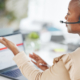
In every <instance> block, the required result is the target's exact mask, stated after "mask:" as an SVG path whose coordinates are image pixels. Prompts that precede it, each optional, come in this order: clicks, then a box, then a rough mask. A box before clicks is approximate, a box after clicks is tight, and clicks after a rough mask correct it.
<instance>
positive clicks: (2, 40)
mask: <svg viewBox="0 0 80 80" xmlns="http://www.w3.org/2000/svg"><path fill="white" fill-rule="evenodd" d="M0 43H2V44H3V45H5V46H6V47H7V48H9V49H10V50H11V51H12V52H13V53H14V55H16V54H18V53H19V50H18V47H17V46H16V45H15V44H14V43H13V42H11V41H9V40H7V39H6V38H4V37H1V38H0Z"/></svg>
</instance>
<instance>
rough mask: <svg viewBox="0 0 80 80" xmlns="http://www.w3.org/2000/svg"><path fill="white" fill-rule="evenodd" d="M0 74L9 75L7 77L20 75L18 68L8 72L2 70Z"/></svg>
mask: <svg viewBox="0 0 80 80" xmlns="http://www.w3.org/2000/svg"><path fill="white" fill-rule="evenodd" d="M2 74H3V75H6V76H9V77H15V78H16V77H19V76H21V75H22V74H21V72H20V70H19V69H16V70H13V71H8V72H3V73H2Z"/></svg>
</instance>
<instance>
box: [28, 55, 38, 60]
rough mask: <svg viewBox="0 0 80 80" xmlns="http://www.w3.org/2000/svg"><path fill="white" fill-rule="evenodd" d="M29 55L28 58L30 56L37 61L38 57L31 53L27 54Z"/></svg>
mask: <svg viewBox="0 0 80 80" xmlns="http://www.w3.org/2000/svg"><path fill="white" fill-rule="evenodd" d="M29 57H30V58H32V59H34V60H35V61H37V60H38V57H36V56H35V55H33V54H29Z"/></svg>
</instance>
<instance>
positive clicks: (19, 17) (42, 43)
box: [0, 0, 80, 64]
mask: <svg viewBox="0 0 80 80" xmlns="http://www.w3.org/2000/svg"><path fill="white" fill-rule="evenodd" d="M69 1H70V0H0V36H3V35H7V34H14V33H18V32H20V33H21V34H22V35H23V40H24V44H25V52H26V54H27V55H28V54H29V53H32V52H35V53H37V54H38V55H40V56H41V57H42V58H43V59H44V60H46V61H47V62H48V63H49V64H52V62H50V60H51V61H53V60H52V59H53V58H54V57H57V56H60V55H62V54H66V53H68V52H71V51H74V50H75V49H76V48H77V47H79V46H80V38H79V35H78V34H70V33H68V32H67V28H66V26H65V24H61V23H60V20H64V21H65V16H66V14H67V10H68V4H69ZM63 3H64V4H63ZM43 54H44V56H43ZM48 57H49V59H48Z"/></svg>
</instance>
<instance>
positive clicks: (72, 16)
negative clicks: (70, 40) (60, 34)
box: [65, 0, 80, 33]
mask: <svg viewBox="0 0 80 80" xmlns="http://www.w3.org/2000/svg"><path fill="white" fill-rule="evenodd" d="M77 1H78V0H71V1H70V3H69V7H68V13H67V15H66V16H65V19H66V20H67V22H77V21H79V17H80V11H79V6H78V4H77ZM66 27H67V29H68V32H69V33H80V24H66Z"/></svg>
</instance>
